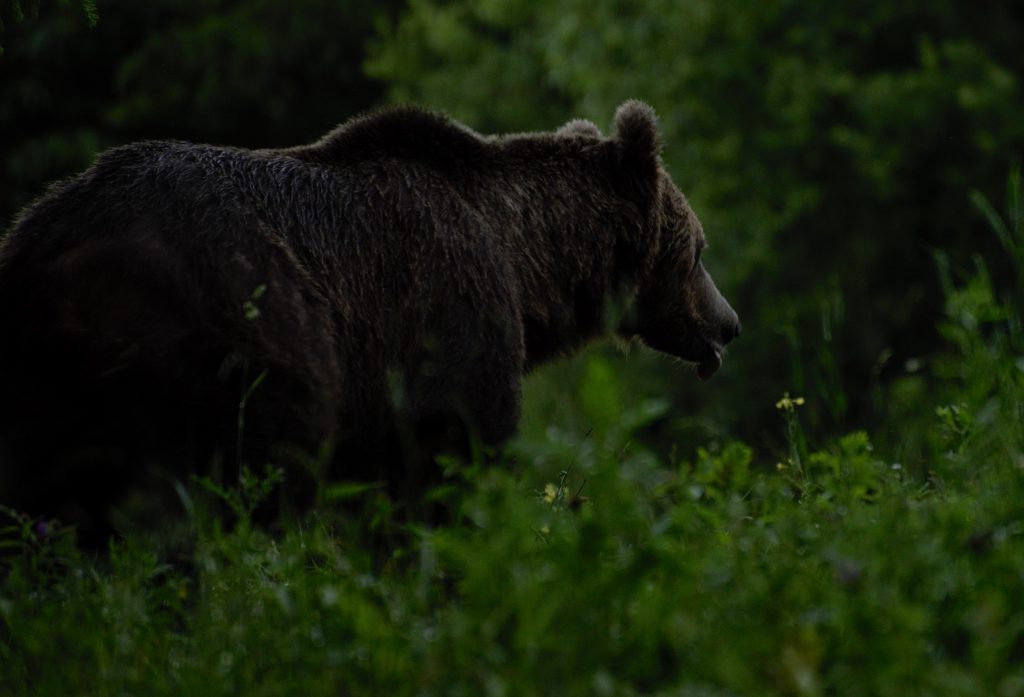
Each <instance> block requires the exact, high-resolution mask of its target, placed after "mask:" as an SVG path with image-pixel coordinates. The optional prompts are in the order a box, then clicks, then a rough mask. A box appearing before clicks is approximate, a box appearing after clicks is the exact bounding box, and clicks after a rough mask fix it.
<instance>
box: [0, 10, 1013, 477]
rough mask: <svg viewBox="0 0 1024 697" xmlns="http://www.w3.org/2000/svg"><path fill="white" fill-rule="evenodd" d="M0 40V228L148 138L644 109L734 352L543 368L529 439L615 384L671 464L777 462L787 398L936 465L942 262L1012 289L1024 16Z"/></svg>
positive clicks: (617, 358)
mask: <svg viewBox="0 0 1024 697" xmlns="http://www.w3.org/2000/svg"><path fill="white" fill-rule="evenodd" d="M0 20H2V21H3V24H4V30H3V33H2V34H0V44H2V46H3V49H4V53H3V55H2V57H0V141H2V143H3V148H2V155H0V220H2V221H3V224H4V226H7V225H9V224H10V222H11V221H12V220H13V218H14V216H15V215H16V213H17V211H18V210H19V209H20V208H21V207H22V206H24V205H25V204H27V203H28V202H29V201H31V200H32V199H33V198H34V197H36V196H38V195H39V194H40V193H42V191H43V190H44V189H45V186H46V184H47V182H49V181H52V180H54V179H56V178H59V177H62V176H65V175H68V174H71V173H73V172H76V171H79V170H81V169H83V168H84V167H86V166H87V165H88V164H89V163H90V161H91V159H92V158H93V157H94V155H95V153H96V152H97V151H99V150H101V149H103V148H106V147H109V146H112V145H115V144H118V143H122V142H126V141H130V140H135V139H140V138H177V139H186V140H196V141H205V142H215V143H222V144H232V145H239V146H249V147H257V146H281V145H289V144H295V143H300V142H304V141H309V140H312V139H315V138H316V137H318V136H319V135H321V134H322V133H324V132H326V131H327V130H329V129H330V128H332V127H333V126H334V125H336V124H337V123H339V122H341V121H343V120H345V119H347V118H348V117H350V116H352V115H353V114H356V113H358V112H361V111H363V110H366V109H369V108H372V107H374V106H377V105H380V104H384V103H389V102H415V103H420V104H425V105H427V106H430V107H434V108H438V109H442V110H444V111H447V112H448V113H450V114H451V115H452V116H454V117H455V118H457V119H460V120H462V121H464V122H466V123H467V124H469V125H470V126H472V127H473V128H475V129H477V130H480V131H483V132H505V131H520V130H529V129H552V128H554V127H557V126H558V125H560V124H561V123H563V122H565V121H566V120H568V119H570V118H574V117H586V118H589V119H592V120H593V121H595V122H596V123H598V124H599V125H600V126H602V127H606V126H607V124H608V123H609V122H610V120H611V115H612V113H613V111H614V108H615V107H616V105H618V104H619V103H620V102H621V101H623V100H625V99H627V98H630V97H638V98H641V99H644V100H646V101H648V102H650V103H651V104H652V105H653V106H654V107H655V108H656V110H657V111H658V113H659V115H660V118H661V123H662V128H663V135H664V141H665V160H666V163H667V165H668V167H669V169H670V171H671V172H672V174H673V176H674V177H675V179H676V181H677V183H678V184H679V185H680V187H681V188H682V189H683V190H684V191H685V192H686V193H687V194H688V196H689V197H690V199H691V203H692V204H693V206H694V208H695V209H696V210H697V212H698V214H699V215H700V216H701V218H702V220H703V221H704V224H705V228H706V230H707V233H708V238H709V240H710V242H711V245H712V248H711V250H710V252H709V253H708V254H707V256H706V259H707V264H708V265H709V267H710V269H711V271H712V273H713V275H714V276H715V277H716V279H717V280H718V282H719V285H720V287H722V289H723V290H724V292H725V294H726V295H727V297H729V298H730V300H731V301H732V303H733V305H734V306H735V307H736V308H737V310H738V311H739V313H740V315H741V317H742V319H743V322H744V327H745V331H744V335H743V337H742V339H741V340H739V341H738V342H737V343H736V344H735V345H734V347H733V348H732V349H731V352H730V355H729V356H728V357H727V359H726V363H725V367H724V369H723V371H722V372H721V373H720V374H719V375H718V376H716V378H715V379H714V380H713V381H712V382H710V383H707V384H698V383H697V382H696V380H695V376H694V374H693V373H692V372H690V371H688V370H686V369H684V368H682V367H680V366H678V365H676V364H673V363H671V362H669V361H666V360H664V359H662V358H660V357H657V356H654V355H652V354H650V353H648V352H636V351H634V352H632V355H630V356H623V355H621V353H619V352H617V351H616V350H615V349H612V348H610V347H596V348H594V349H592V350H591V351H589V352H588V353H587V354H585V355H584V356H582V357H579V358H577V359H575V360H572V361H568V362H562V363H560V364H558V365H556V366H554V367H552V368H548V369H545V370H543V371H541V373H540V375H538V376H535V377H534V378H533V379H532V381H531V383H530V385H529V386H528V401H527V408H528V413H527V414H526V424H525V426H526V428H528V429H529V428H531V424H533V425H534V426H536V427H538V428H543V426H544V425H545V424H547V423H549V422H550V421H551V420H557V419H562V420H570V421H571V420H573V419H577V420H578V419H582V418H584V417H583V416H581V413H582V412H580V411H579V410H577V411H573V408H572V406H571V404H570V405H569V407H567V406H566V405H567V397H566V396H567V395H570V394H574V393H577V392H580V391H585V390H586V389H593V388H592V387H590V388H588V387H587V385H591V384H593V380H594V379H595V377H594V376H595V375H597V376H598V377H599V378H600V377H601V376H611V377H608V379H614V380H615V381H617V383H619V384H621V386H622V390H623V392H624V394H625V398H626V399H627V400H629V401H630V402H631V403H632V404H640V403H642V402H643V401H644V400H645V399H647V398H650V397H658V398H660V399H663V400H667V404H666V407H665V409H664V410H663V412H662V416H661V417H660V418H659V419H656V420H654V421H653V423H651V424H650V425H649V426H648V427H647V428H646V429H645V431H644V434H643V436H644V437H645V438H646V439H647V440H648V441H649V443H650V444H652V445H653V446H654V447H656V448H658V449H659V450H661V451H662V452H668V451H669V450H670V449H672V448H678V449H681V451H682V452H692V450H693V448H694V447H696V445H698V444H702V443H707V442H709V441H715V440H732V439H738V440H742V441H745V442H748V443H750V444H752V445H753V446H755V449H757V450H759V451H760V450H765V449H767V450H769V451H772V450H779V449H782V448H784V445H783V438H782V436H781V435H780V434H779V429H778V427H777V426H778V416H777V414H776V412H775V408H774V404H775V401H776V400H777V398H778V397H779V396H780V395H781V394H782V393H783V392H784V391H790V392H792V393H793V394H799V395H807V397H808V399H809V407H810V408H809V409H807V411H806V413H805V414H804V428H805V429H806V430H807V431H808V433H809V434H810V435H812V436H813V435H820V434H831V433H836V432H845V431H849V430H852V429H854V428H865V429H868V430H870V431H871V432H872V434H873V436H872V437H873V440H874V441H875V442H876V443H880V444H884V445H886V446H887V447H888V449H889V452H894V453H896V454H897V456H898V457H899V458H900V459H904V460H906V461H907V462H909V463H911V464H912V465H913V464H914V463H915V462H923V461H924V458H925V457H927V453H929V452H930V451H931V449H932V446H933V445H934V444H933V443H932V442H931V440H932V436H931V435H930V434H931V433H932V431H933V429H931V428H930V427H931V426H932V425H934V424H935V423H936V417H935V414H934V408H935V407H934V405H935V404H936V403H941V402H943V401H950V396H949V395H947V394H944V391H948V390H949V385H950V383H949V381H944V380H938V379H936V377H937V375H938V374H939V373H940V372H942V371H945V372H944V373H942V374H943V375H947V376H948V374H949V373H950V371H951V370H952V371H953V372H955V369H956V368H955V362H953V361H950V360H948V356H949V355H951V354H950V342H949V337H948V336H944V335H943V334H942V333H941V332H940V324H941V320H942V318H943V316H944V312H945V303H946V297H945V294H944V291H943V286H942V277H941V274H940V273H939V272H938V267H937V263H936V258H937V255H939V256H940V257H941V259H944V260H946V266H945V267H944V268H946V269H947V276H948V279H950V282H951V283H954V284H955V283H956V282H958V281H960V280H963V279H965V278H966V277H967V275H968V274H970V273H971V272H973V270H974V269H975V264H974V261H973V259H974V256H975V255H976V254H981V255H982V257H983V258H985V259H986V260H987V268H988V269H989V271H990V273H991V276H992V278H993V279H994V283H995V284H996V285H997V286H998V285H1000V284H1005V283H1007V282H1009V281H1010V280H1011V276H1012V274H1013V273H1014V269H1015V266H1014V264H1013V263H1012V260H1011V259H1010V258H1009V256H1008V255H1007V254H1005V253H1004V252H1003V251H1002V248H1001V247H1000V246H999V240H998V238H997V237H996V236H995V235H993V234H992V233H991V230H990V226H989V222H988V221H987V220H986V218H985V216H984V215H983V214H982V212H981V211H980V210H979V206H978V205H977V203H976V201H980V200H982V199H981V198H979V196H982V197H984V200H985V201H987V202H988V203H989V205H990V206H991V207H992V208H993V209H995V210H999V211H1003V210H1005V209H1006V204H1007V201H1005V200H1004V198H1003V196H1002V192H1003V191H1004V189H1005V186H1004V183H1005V181H1006V175H1007V172H1008V171H1010V169H1011V168H1012V167H1013V163H1014V162H1016V161H1018V159H1019V156H1020V154H1021V152H1022V151H1024V118H1021V114H1022V113H1024V109H1022V106H1024V104H1022V102H1024V95H1022V92H1021V84H1020V83H1021V76H1022V75H1024V49H1022V48H1021V42H1020V37H1021V36H1024V5H1021V4H1020V3H1016V2H1009V1H998V0H979V1H978V2H973V3H965V2H935V1H933V0H905V1H904V2H900V3H866V4H865V3H854V2H849V1H847V0H842V1H837V2H831V3H815V2H807V1H799V0H771V1H769V2H760V3H749V2H738V1H735V0H687V1H686V2H679V1H676V0H672V1H667V0H609V1H608V2H601V3H590V2H581V1H580V0H564V1H563V2H559V3H539V2H532V1H528V0H479V1H474V2H470V1H468V0H451V1H448V2H441V1H430V0H408V2H405V1H404V0H386V1H380V2H374V3H363V2H356V1H354V0H293V2H289V3H279V2H274V1H273V0H235V1H227V0H192V1H190V2H185V3H183V2H178V1H177V0H151V1H148V2H144V3H140V2H135V1H134V0H97V1H96V2H95V3H83V2H82V1H81V0H51V1H44V0H39V1H36V2H21V3H12V2H9V1H8V2H5V3H3V5H2V10H0ZM972 192H981V193H980V194H978V195H976V196H975V199H976V201H972ZM954 396H955V395H954ZM584 397H585V395H584ZM568 402H572V403H575V402H574V401H573V400H568ZM591 427H594V424H591Z"/></svg>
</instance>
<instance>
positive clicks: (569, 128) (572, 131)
mask: <svg viewBox="0 0 1024 697" xmlns="http://www.w3.org/2000/svg"><path fill="white" fill-rule="evenodd" d="M555 135H556V136H568V137H572V136H581V137H583V138H597V139H600V138H601V131H600V129H599V128H598V127H597V126H595V125H594V123H593V122H591V121H587V120H586V119H573V120H572V121H570V122H569V123H567V124H565V125H564V126H562V127H561V128H559V129H558V130H557V131H555Z"/></svg>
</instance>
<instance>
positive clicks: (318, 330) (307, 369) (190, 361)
mask: <svg viewBox="0 0 1024 697" xmlns="http://www.w3.org/2000/svg"><path fill="white" fill-rule="evenodd" d="M659 148H660V146H659V139H658V130H657V124H656V120H655V116H654V113H653V111H652V110H651V109H650V108H649V107H648V106H646V105H644V104H642V103H640V102H635V101H631V102H627V103H625V104H623V105H622V106H621V107H620V108H619V110H618V111H617V113H616V116H615V135H614V136H613V137H608V138H606V137H604V136H602V134H601V132H600V131H599V130H598V128H597V127H596V126H594V125H593V124H592V123H589V122H586V121H580V120H577V121H572V122H570V123H569V124H566V126H564V127H563V128H561V129H559V130H558V131H556V132H554V133H530V134H519V135H509V136H494V137H487V136H481V135H479V134H477V133H475V132H473V131H471V130H470V129H468V128H466V127H464V126H462V125H460V124H458V123H455V122H453V121H451V120H449V119H447V118H445V117H443V116H440V115H437V114H433V113H429V112H425V111H420V110H417V109H411V108H399V109H392V110H386V111H382V112H378V113H374V114H371V115H369V116H365V117H361V118H356V119H354V120H352V121H350V122H348V123H346V124H344V125H342V126H340V127H339V128H338V129H336V130H335V131H333V132H332V133H330V134H328V135H327V136H326V137H324V138H323V139H322V140H320V141H319V142H317V143H314V144H312V145H308V146H301V147H296V148H290V149H283V150H276V151H273V150H267V151H247V150H241V149H236V148H228V147H214V146H209V145H194V144H187V143H179V142H141V143H136V144H132V145H127V146H123V147H118V148H114V149H112V150H109V151H107V152H105V153H103V154H101V155H100V156H99V158H98V159H97V161H96V163H95V164H94V165H93V166H92V167H91V168H90V169H88V170H87V171H85V172H84V173H82V174H81V175H79V176H77V177H74V178H72V179H70V180H67V181H65V182H62V183H60V184H58V185H55V186H54V187H53V188H52V189H51V190H50V191H49V192H48V193H47V194H46V195H45V196H44V197H43V198H42V199H40V200H39V201H38V202H37V203H35V204H34V205H33V206H31V207H30V208H28V209H27V210H26V211H24V212H23V214H22V215H21V217H20V219H19V220H18V221H17V222H16V224H15V226H14V228H13V229H12V230H11V232H10V234H9V235H8V236H7V237H6V238H5V239H4V240H3V242H2V244H0V337H2V338H0V458H2V459H3V460H2V462H0V503H10V504H13V505H15V506H21V507H23V508H26V509H27V510H30V511H31V512H34V513H37V512H47V513H52V514H56V515H61V516H64V517H66V518H68V519H70V520H77V521H85V520H88V519H89V516H96V515H100V516H102V515H103V513H102V511H103V510H104V509H103V508H102V506H105V505H107V503H109V502H110V501H111V500H112V499H113V498H115V497H116V496H117V492H119V491H121V490H123V489H124V488H125V487H127V486H132V485H138V484H140V481H141V480H142V479H144V478H146V477H150V476H156V477H158V478H162V481H163V484H162V486H164V487H166V486H167V477H168V476H170V477H171V478H179V477H181V476H183V475H184V474H185V473H188V472H206V471H209V468H210V467H211V466H212V467H214V468H215V469H216V468H217V467H220V468H222V469H223V470H224V471H225V472H230V471H231V469H232V467H235V466H237V464H238V463H243V462H249V463H252V464H254V465H260V464H261V463H263V462H266V461H267V460H268V459H271V458H275V459H276V460H277V461H282V458H285V459H287V457H285V456H284V455H282V454H281V452H282V451H281V450H280V448H281V446H284V445H287V446H291V450H290V451H291V452H305V453H307V454H316V453H318V452H320V448H321V446H322V445H323V444H324V443H325V442H327V443H331V444H333V446H334V448H333V456H330V457H327V458H326V460H327V462H328V466H329V470H328V472H327V476H329V477H331V478H333V479H363V480H373V479H380V480H385V481H388V482H390V483H391V485H392V489H393V490H394V491H396V492H399V493H401V492H403V491H406V490H410V491H414V490H415V489H416V486H417V483H421V482H422V481H423V478H424V477H426V476H427V475H426V474H425V473H424V472H422V471H421V470H423V469H424V468H429V465H430V463H431V462H432V456H433V455H434V454H436V453H437V452H439V451H440V450H443V449H445V448H450V447H452V446H453V445H454V444H455V441H458V440H460V439H461V438H463V434H464V433H466V432H468V433H469V435H470V436H471V437H472V438H474V439H477V440H478V441H479V442H481V443H483V444H486V445H496V444H500V443H501V442H502V441H503V440H504V439H506V438H508V437H509V436H510V435H511V434H512V433H513V431H514V430H515V428H516V422H517V419H518V415H519V411H520V385H521V381H522V377H523V374H524V373H525V372H526V371H528V370H529V369H530V368H532V367H533V366H536V365H537V364H538V363H540V362H542V361H544V360H547V359H549V358H551V357H553V356H557V355H560V354H565V353H567V352H569V351H572V350H573V349H575V348H577V347H578V346H580V345H581V344H583V343H584V342H586V341H588V340H590V339H592V338H594V337H597V336H599V335H601V334H604V333H607V332H608V331H617V332H619V333H620V334H622V335H624V336H627V337H631V336H639V337H640V338H641V339H642V340H644V341H646V342H647V343H649V344H650V345H652V346H653V347H654V348H657V349H659V350H662V351H667V352H669V353H672V354H674V355H677V356H680V357H682V358H684V359H686V360H690V361H694V362H697V363H699V364H700V366H701V367H700V371H701V374H702V377H704V376H707V375H708V374H710V373H711V372H713V371H714V370H715V369H716V368H717V367H718V365H719V364H720V358H721V351H722V349H723V347H724V346H725V344H726V343H728V342H729V340H730V339H732V338H733V336H734V335H735V334H736V333H738V330H739V324H738V321H737V319H736V315H735V313H734V312H733V311H732V309H731V308H730V307H729V306H728V303H726V302H725V300H724V299H723V298H722V297H721V295H720V294H719V293H718V291H717V290H716V289H715V287H714V284H713V283H712V282H711V280H710V278H709V277H708V276H707V274H706V273H705V272H704V270H703V267H702V266H700V264H699V260H698V259H696V257H697V256H698V255H699V250H700V248H701V247H702V246H703V244H704V242H703V233H702V231H701V228H700V224H699V223H698V221H697V218H696V217H695V216H694V215H693V213H692V211H691V210H690V208H689V206H688V205H687V203H686V201H685V199H684V198H683V196H682V194H681V193H680V192H679V190H678V189H677V188H676V187H675V185H674V184H673V183H672V181H671V179H670V178H669V176H668V175H667V173H666V172H665V170H664V168H663V166H662V164H661V161H660V155H659ZM611 302H622V303H623V304H624V307H626V308H629V311H627V312H622V313H620V315H621V316H622V317H624V321H623V323H622V324H621V325H620V326H616V327H608V326H606V318H608V317H609V316H612V314H613V313H609V312H608V305H609V303H611ZM243 403H244V407H241V405H242V404H243ZM211 461H212V462H213V465H211V464H210V463H211ZM301 471H302V468H301V467H293V468H291V469H289V471H288V476H289V477H290V478H291V480H292V481H293V482H295V481H301V480H302V477H303V475H302V474H301Z"/></svg>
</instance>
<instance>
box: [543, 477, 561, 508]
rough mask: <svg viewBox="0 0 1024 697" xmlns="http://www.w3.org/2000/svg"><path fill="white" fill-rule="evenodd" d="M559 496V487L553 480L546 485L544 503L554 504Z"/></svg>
mask: <svg viewBox="0 0 1024 697" xmlns="http://www.w3.org/2000/svg"><path fill="white" fill-rule="evenodd" d="M557 497H558V487H556V486H555V485H554V484H552V483H551V482H548V483H547V484H545V485H544V503H547V504H553V503H554V502H555V499H556V498H557Z"/></svg>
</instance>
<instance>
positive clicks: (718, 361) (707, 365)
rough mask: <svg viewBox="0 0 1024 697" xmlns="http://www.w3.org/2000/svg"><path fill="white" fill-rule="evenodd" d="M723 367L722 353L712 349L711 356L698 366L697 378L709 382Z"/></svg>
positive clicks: (719, 350)
mask: <svg viewBox="0 0 1024 697" xmlns="http://www.w3.org/2000/svg"><path fill="white" fill-rule="evenodd" d="M721 367H722V351H721V349H718V348H712V349H711V354H710V355H709V356H708V357H707V358H705V359H704V360H702V361H700V362H699V363H698V364H697V377H698V378H700V379H701V380H708V379H710V378H711V376H712V375H714V374H715V373H717V372H718V369H719V368H721Z"/></svg>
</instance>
